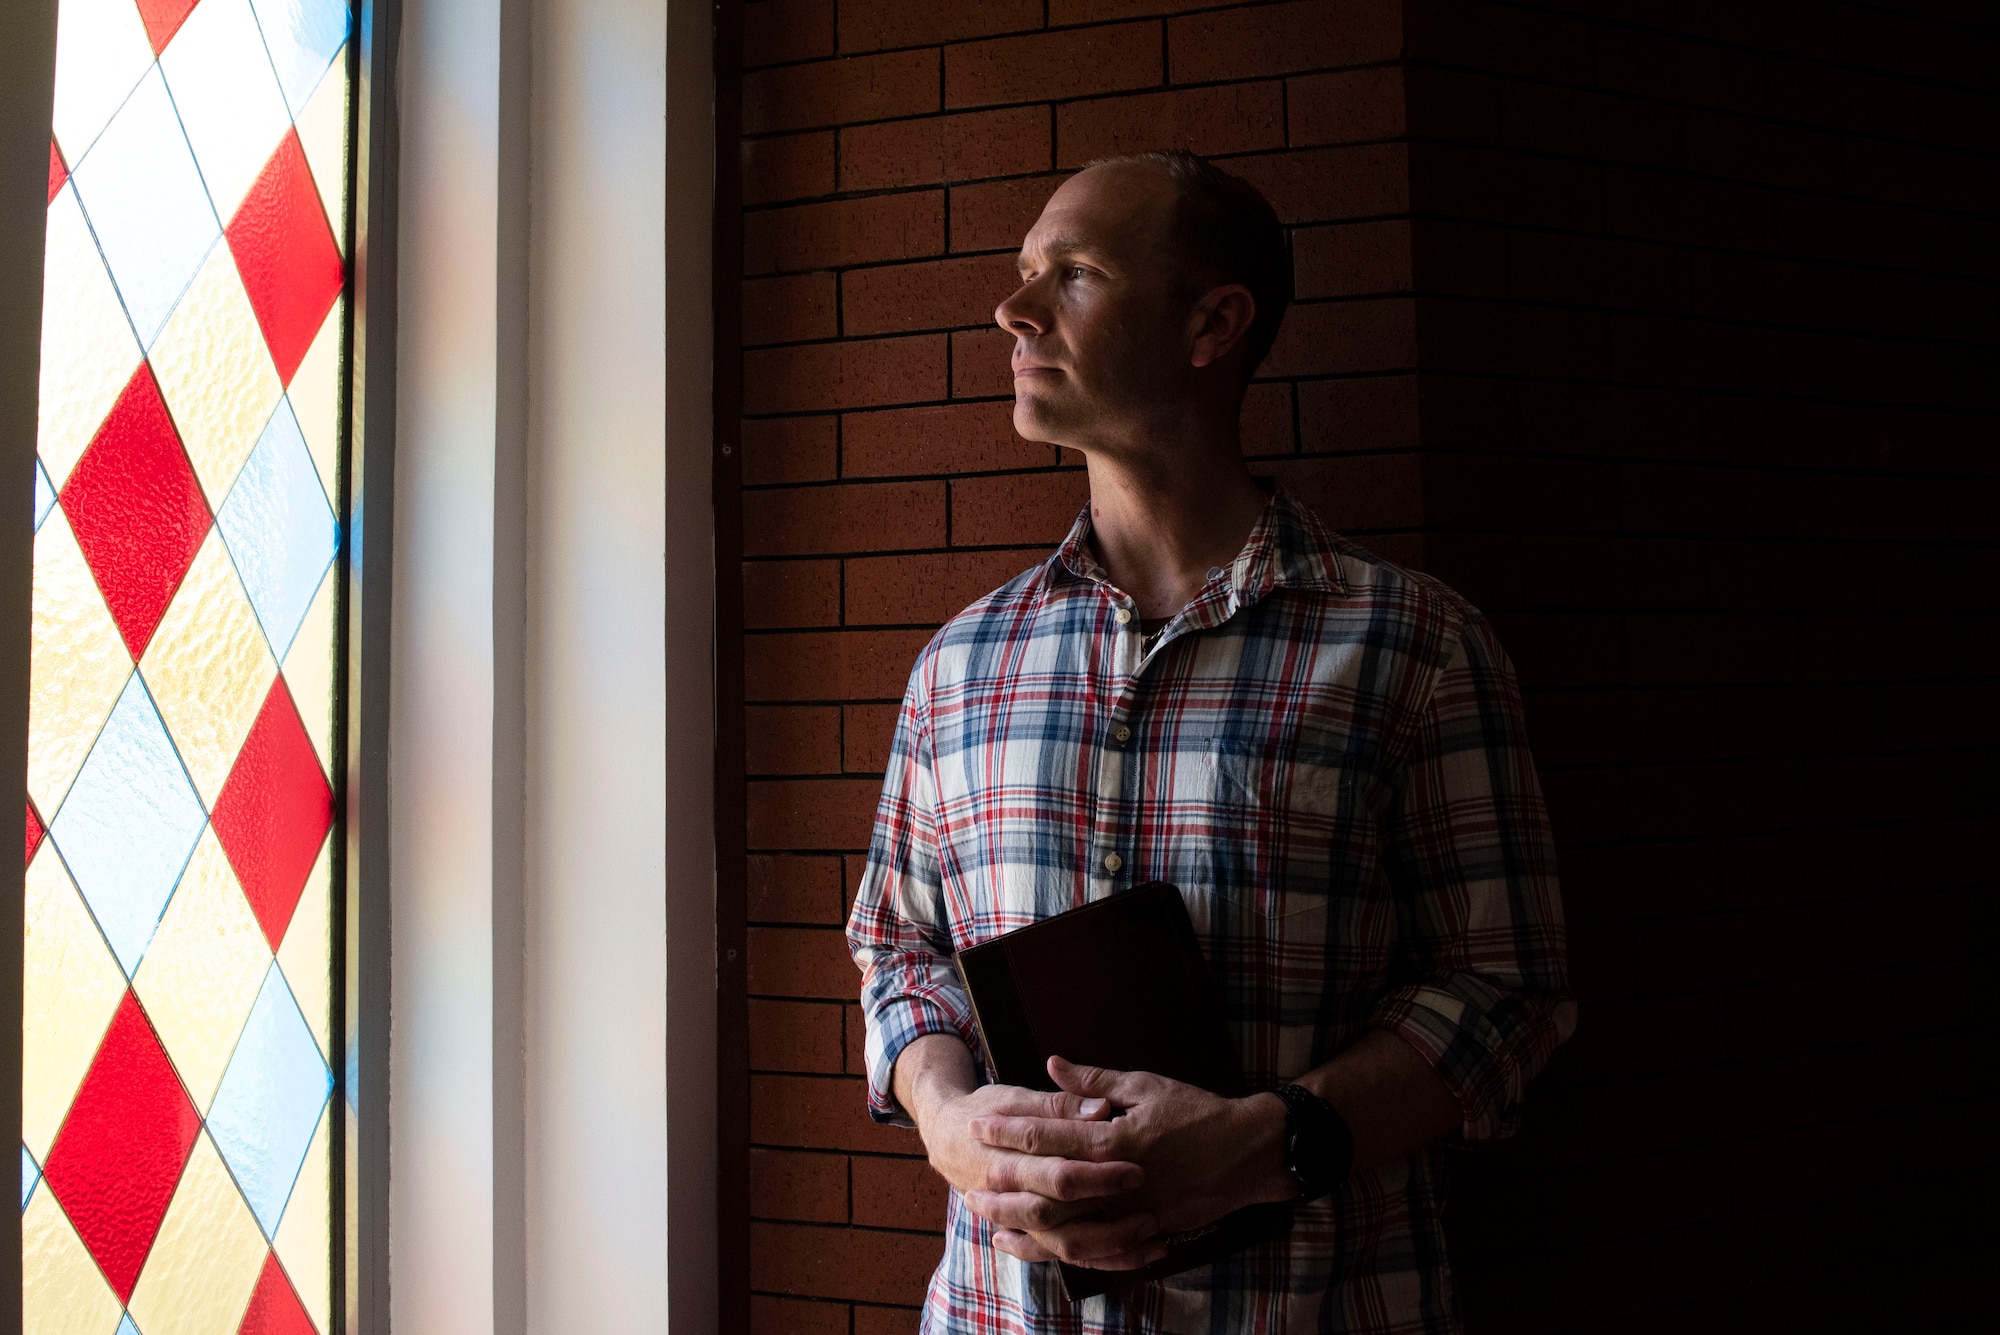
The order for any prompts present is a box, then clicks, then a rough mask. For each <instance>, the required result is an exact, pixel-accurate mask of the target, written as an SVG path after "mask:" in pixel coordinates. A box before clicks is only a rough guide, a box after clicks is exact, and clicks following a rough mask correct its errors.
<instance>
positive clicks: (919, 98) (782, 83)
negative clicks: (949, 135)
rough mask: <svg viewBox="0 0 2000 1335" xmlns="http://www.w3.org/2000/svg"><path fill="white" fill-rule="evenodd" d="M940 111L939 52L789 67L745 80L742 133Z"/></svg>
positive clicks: (908, 53)
mask: <svg viewBox="0 0 2000 1335" xmlns="http://www.w3.org/2000/svg"><path fill="white" fill-rule="evenodd" d="M936 110H938V60H937V52H935V51H898V52H894V53H892V54H889V55H881V56H852V57H845V58H842V59H839V60H823V61H819V62H817V63H815V64H811V65H786V66H784V67H783V68H781V69H773V70H762V71H759V72H758V73H755V74H748V75H745V76H744V78H743V133H745V134H768V133H770V132H771V131H773V130H806V129H815V128H818V127H820V126H826V125H847V124H852V123H853V122H855V121H879V120H888V119H889V118H890V117H892V116H918V115H922V114H923V113H924V112H926V111H936Z"/></svg>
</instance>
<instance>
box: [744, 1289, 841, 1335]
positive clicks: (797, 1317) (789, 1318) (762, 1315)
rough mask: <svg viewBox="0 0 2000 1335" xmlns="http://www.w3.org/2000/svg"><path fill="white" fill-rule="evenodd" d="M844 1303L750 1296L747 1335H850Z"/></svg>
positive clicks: (759, 1295) (756, 1294)
mask: <svg viewBox="0 0 2000 1335" xmlns="http://www.w3.org/2000/svg"><path fill="white" fill-rule="evenodd" d="M851 1310H852V1309H851V1308H849V1307H848V1305H847V1304H846V1303H832V1302H802V1301H800V1300H799V1299H797V1298H773V1297H771V1296H770V1295H768V1294H763V1293H753V1294H751V1295H750V1335H849V1332H848V1328H847V1314H848V1312H849V1311H851Z"/></svg>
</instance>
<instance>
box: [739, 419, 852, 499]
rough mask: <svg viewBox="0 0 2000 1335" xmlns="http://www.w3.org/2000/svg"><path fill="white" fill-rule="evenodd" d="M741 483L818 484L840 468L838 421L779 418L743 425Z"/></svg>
mask: <svg viewBox="0 0 2000 1335" xmlns="http://www.w3.org/2000/svg"><path fill="white" fill-rule="evenodd" d="M742 449H743V481H744V483H745V484H746V485H748V486H752V487H755V486H762V485H765V484H768V483H773V482H817V481H819V480H821V479H822V478H831V477H833V475H834V473H835V472H836V470H837V469H838V467H839V464H838V459H839V456H840V419H839V418H837V417H780V418H774V419H770V420H767V421H748V422H744V423H743V440H742Z"/></svg>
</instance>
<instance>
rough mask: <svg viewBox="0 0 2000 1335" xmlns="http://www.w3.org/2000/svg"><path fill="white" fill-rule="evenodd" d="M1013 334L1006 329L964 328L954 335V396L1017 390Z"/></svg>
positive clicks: (981, 396) (952, 361) (979, 395)
mask: <svg viewBox="0 0 2000 1335" xmlns="http://www.w3.org/2000/svg"><path fill="white" fill-rule="evenodd" d="M1013 358H1014V336H1013V335H1012V334H1010V333H1008V332H1007V331H1006V330H1004V329H976V330H962V331H960V332H959V333H956V334H953V335H952V336H951V396H952V397H953V398H954V399H970V398H983V397H986V396H989V395H995V394H1005V395H1007V396H1008V397H1009V398H1011V397H1013V394H1014V363H1013Z"/></svg>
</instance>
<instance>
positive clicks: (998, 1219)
mask: <svg viewBox="0 0 2000 1335" xmlns="http://www.w3.org/2000/svg"><path fill="white" fill-rule="evenodd" d="M965 1204H966V1207H967V1208H968V1209H970V1210H971V1211H972V1212H973V1213H974V1214H976V1215H978V1216H979V1217H980V1218H981V1219H984V1220H986V1221H987V1222H988V1223H990V1224H993V1225H995V1226H996V1227H999V1228H1012V1229H1019V1230H1021V1231H1023V1232H1045V1231H1047V1230H1049V1229H1052V1228H1056V1227H1058V1226H1060V1225H1062V1224H1067V1223H1068V1222H1069V1221H1070V1220H1072V1219H1075V1218H1076V1217H1077V1216H1078V1215H1080V1214H1082V1213H1083V1212H1084V1211H1086V1210H1093V1209H1096V1208H1097V1207H1098V1205H1099V1202H1098V1201H1058V1200H1052V1199H1050V1198H1049V1197H1047V1196H1040V1195H1037V1194H1036V1193H1034V1192H1032V1191H968V1192H966V1193H965Z"/></svg>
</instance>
